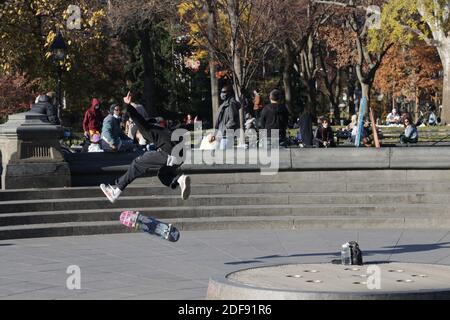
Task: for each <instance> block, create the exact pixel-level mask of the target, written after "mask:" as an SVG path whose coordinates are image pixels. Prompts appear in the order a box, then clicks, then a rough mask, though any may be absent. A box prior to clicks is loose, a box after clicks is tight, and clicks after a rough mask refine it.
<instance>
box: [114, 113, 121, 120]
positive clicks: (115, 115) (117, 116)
mask: <svg viewBox="0 0 450 320" xmlns="http://www.w3.org/2000/svg"><path fill="white" fill-rule="evenodd" d="M113 117H114V118H116V119H120V118H121V117H120V116H119V115H117V114H114V115H113Z"/></svg>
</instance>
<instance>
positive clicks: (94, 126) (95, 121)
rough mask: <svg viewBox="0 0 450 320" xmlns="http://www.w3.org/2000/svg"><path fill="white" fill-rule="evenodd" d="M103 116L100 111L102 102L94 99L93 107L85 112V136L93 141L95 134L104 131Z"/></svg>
mask: <svg viewBox="0 0 450 320" xmlns="http://www.w3.org/2000/svg"><path fill="white" fill-rule="evenodd" d="M102 123H103V115H102V113H101V111H100V101H99V100H98V99H96V98H94V99H92V102H91V107H90V108H89V109H88V110H87V111H86V112H85V114H84V119H83V130H84V136H85V137H86V138H87V139H89V140H90V139H91V138H92V136H93V135H94V134H98V135H99V134H100V130H101V129H102Z"/></svg>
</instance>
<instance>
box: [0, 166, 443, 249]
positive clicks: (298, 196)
mask: <svg viewBox="0 0 450 320" xmlns="http://www.w3.org/2000/svg"><path fill="white" fill-rule="evenodd" d="M449 176H450V170H416V171H413V170H373V171H362V170H361V171H303V172H295V171H294V172H281V173H279V174H278V175H276V176H261V175H260V174H259V173H223V174H196V175H192V195H191V198H190V199H189V200H188V201H183V200H182V199H181V198H180V195H179V190H171V189H169V188H166V187H164V186H161V185H160V183H159V181H158V180H157V179H156V178H142V179H138V180H137V181H136V182H135V183H134V184H133V185H131V186H130V187H129V188H128V189H127V190H126V191H125V192H124V193H123V194H122V196H121V197H120V199H119V200H118V201H117V202H116V203H115V204H114V205H113V204H110V203H109V202H108V201H107V200H106V198H105V197H104V196H103V193H102V192H101V191H100V189H99V188H98V187H85V188H66V189H45V190H44V189H43V190H37V189H33V190H9V191H2V192H0V240H5V239H17V238H36V237H56V236H73V235H92V234H109V233H124V232H129V230H128V229H126V228H125V227H123V226H122V225H121V224H120V222H119V221H118V219H119V216H120V213H121V212H122V211H124V210H130V209H133V210H138V211H141V212H143V213H145V214H147V215H150V216H153V217H155V218H158V219H163V220H164V221H168V222H172V223H174V224H176V226H177V227H178V228H179V229H180V230H181V231H186V230H223V229H270V228H271V229H291V230H292V229H297V230H302V229H327V228H339V229H346V228H352V229H371V228H372V229H376V228H380V229H386V228H400V229H401V228H406V229H440V228H444V229H450V209H449V203H450V198H449V196H448V194H449V192H450V179H449Z"/></svg>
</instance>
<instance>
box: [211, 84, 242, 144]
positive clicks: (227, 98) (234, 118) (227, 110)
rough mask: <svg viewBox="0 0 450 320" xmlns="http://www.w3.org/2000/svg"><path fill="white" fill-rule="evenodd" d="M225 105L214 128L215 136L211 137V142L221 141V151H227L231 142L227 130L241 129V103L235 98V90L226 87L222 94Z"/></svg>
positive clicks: (220, 109) (221, 97)
mask: <svg viewBox="0 0 450 320" xmlns="http://www.w3.org/2000/svg"><path fill="white" fill-rule="evenodd" d="M220 99H221V100H222V101H223V103H222V104H221V105H220V108H219V113H218V116H217V120H216V123H215V126H214V129H215V130H216V134H215V135H210V136H209V139H208V140H209V142H210V143H211V142H214V141H218V142H219V141H220V142H219V144H220V149H222V150H223V149H227V148H228V147H229V144H230V145H231V142H230V143H229V142H228V139H227V130H237V129H239V103H238V102H237V101H236V99H235V98H234V94H233V89H232V88H231V87H230V86H225V87H223V89H222V92H221V93H220Z"/></svg>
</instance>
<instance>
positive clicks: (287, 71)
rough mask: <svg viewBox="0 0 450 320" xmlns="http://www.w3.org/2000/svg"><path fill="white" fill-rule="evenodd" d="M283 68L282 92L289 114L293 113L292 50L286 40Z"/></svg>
mask: <svg viewBox="0 0 450 320" xmlns="http://www.w3.org/2000/svg"><path fill="white" fill-rule="evenodd" d="M283 49H284V70H283V83H284V92H285V97H286V107H287V108H288V110H289V113H290V114H291V115H294V106H293V101H294V99H293V90H292V65H293V59H292V52H291V48H290V47H289V43H288V42H287V41H286V42H285V43H284V48H283Z"/></svg>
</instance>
